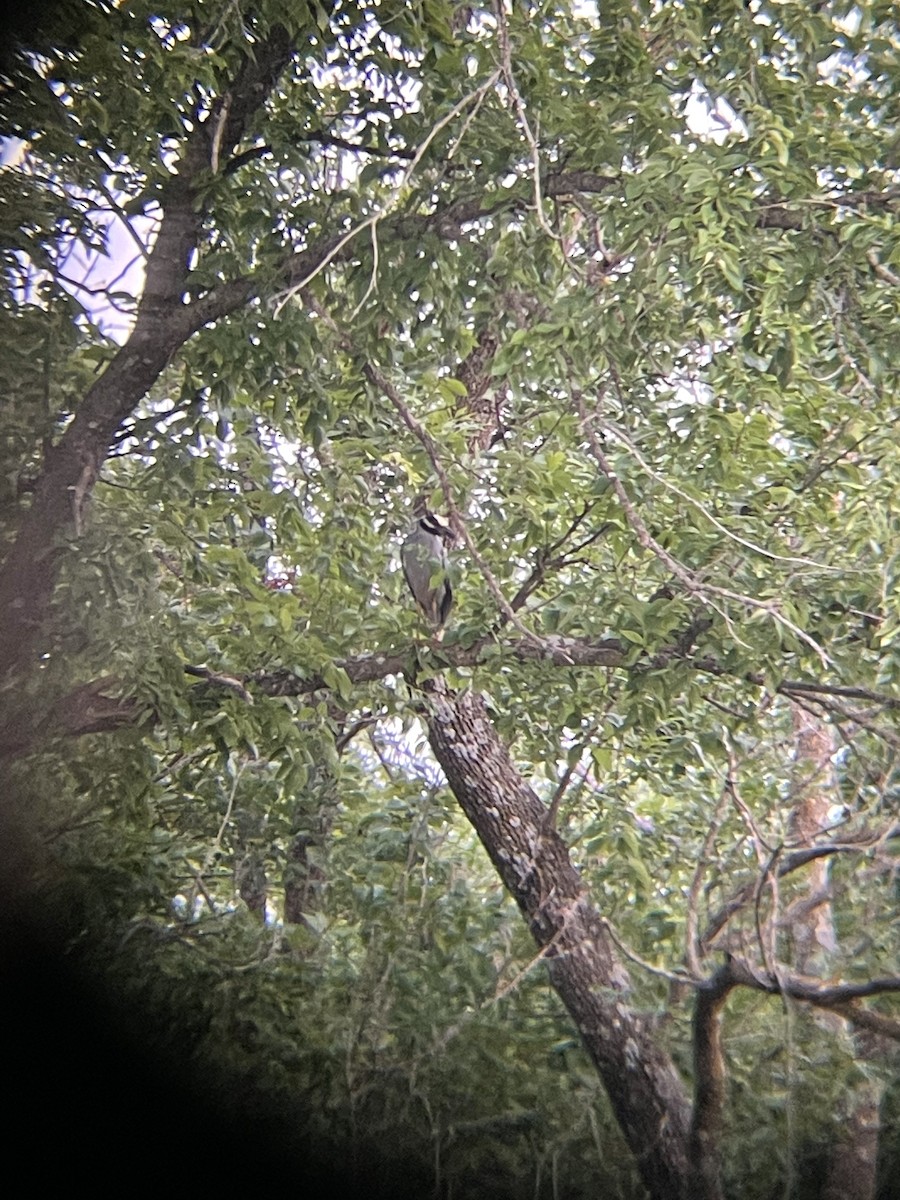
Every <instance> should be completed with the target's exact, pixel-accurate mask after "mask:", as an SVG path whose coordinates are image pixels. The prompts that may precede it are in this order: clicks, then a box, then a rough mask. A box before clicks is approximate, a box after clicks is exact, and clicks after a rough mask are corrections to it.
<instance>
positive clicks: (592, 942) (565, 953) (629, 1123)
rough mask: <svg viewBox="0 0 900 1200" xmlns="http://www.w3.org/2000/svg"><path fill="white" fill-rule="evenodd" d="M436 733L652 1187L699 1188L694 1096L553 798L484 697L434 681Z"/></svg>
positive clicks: (676, 1191) (665, 1191)
mask: <svg viewBox="0 0 900 1200" xmlns="http://www.w3.org/2000/svg"><path fill="white" fill-rule="evenodd" d="M426 691H427V697H428V699H427V721H428V731H429V741H430V743H431V746H432V749H433V750H434V753H435V755H436V757H437V759H438V761H439V762H440V764H441V766H442V767H443V769H444V773H445V774H446V776H447V781H448V783H449V785H450V787H451V789H452V790H453V793H454V795H455V796H456V798H457V800H458V801H459V804H460V806H461V807H462V809H463V812H464V813H465V815H466V817H467V818H468V819H469V821H470V822H471V823H472V825H473V826H474V828H475V831H476V833H477V834H478V836H479V838H480V839H481V842H482V844H483V846H484V847H485V849H486V850H487V853H488V855H489V856H490V859H491V861H492V863H493V864H494V866H495V867H496V869H497V871H498V873H499V875H500V877H501V879H502V880H503V882H504V884H505V885H506V887H507V889H508V890H509V891H510V893H511V894H512V895H513V897H514V898H515V900H516V902H517V904H518V905H519V908H520V909H521V911H522V913H523V915H524V917H525V919H526V921H527V923H528V926H529V928H530V930H531V933H532V935H533V936H534V939H535V941H536V942H537V944H538V945H539V946H540V947H542V948H543V949H544V951H545V958H546V961H547V966H548V969H549V974H550V980H551V983H552V984H553V987H554V988H555V989H556V991H557V993H558V994H559V996H560V998H561V1000H562V1001H563V1003H564V1004H565V1006H566V1008H567V1010H568V1012H569V1014H570V1016H571V1017H572V1019H573V1021H574V1022H575V1025H576V1027H577V1029H578V1031H579V1033H580V1035H581V1038H582V1041H583V1042H584V1045H585V1047H586V1049H587V1052H588V1054H589V1055H590V1057H591V1059H592V1060H593V1062H594V1064H595V1066H596V1067H597V1070H598V1072H599V1073H600V1077H601V1079H602V1080H603V1084H604V1087H605V1088H606V1091H607V1094H608V1095H609V1098H610V1102H611V1104H612V1108H613V1111H614V1113H615V1115H616V1118H617V1120H618V1122H619V1125H620V1127H621V1129H622V1132H623V1134H624V1135H625V1139H626V1141H627V1142H628V1145H629V1146H630V1147H631V1150H632V1151H633V1153H634V1155H635V1161H636V1163H637V1167H638V1170H639V1171H640V1174H641V1177H642V1179H643V1181H644V1184H645V1186H646V1187H647V1190H648V1191H649V1193H650V1195H651V1196H652V1197H654V1198H657V1197H658V1198H659V1200H677V1198H678V1197H682V1196H684V1197H687V1196H688V1195H689V1194H690V1190H689V1179H688V1122H689V1118H690V1104H689V1100H688V1096H687V1094H686V1092H685V1089H684V1086H683V1084H682V1081H681V1079H680V1078H679V1076H678V1074H677V1072H676V1070H675V1067H674V1065H673V1063H672V1062H671V1060H670V1058H669V1057H668V1055H667V1054H666V1053H665V1052H664V1051H663V1050H662V1049H661V1048H660V1046H659V1045H658V1043H657V1041H656V1038H655V1036H654V1029H653V1022H652V1020H651V1019H650V1018H648V1017H645V1016H643V1015H641V1014H639V1013H637V1012H635V1011H634V1010H633V1008H631V1007H630V1004H629V988H630V985H629V978H628V974H627V972H626V970H625V969H624V967H623V965H622V963H621V962H620V960H619V957H618V954H617V952H616V949H615V946H614V945H613V943H612V941H611V939H610V937H609V934H608V933H607V931H606V928H605V926H604V924H603V922H602V919H601V917H600V914H599V913H598V912H597V910H596V909H595V908H594V907H593V905H592V904H591V903H590V901H589V899H588V897H587V896H586V895H585V892H584V889H583V887H582V883H581V879H580V876H579V874H578V872H577V870H576V869H575V867H574V866H573V865H572V862H571V859H570V858H569V853H568V850H567V848H566V845H565V843H564V842H563V840H562V838H560V836H559V834H558V833H556V831H555V830H554V829H552V828H548V826H547V820H546V818H547V809H546V808H545V807H544V805H543V804H542V803H541V801H540V799H539V798H538V796H537V795H536V794H535V792H534V791H533V790H532V789H531V788H530V787H529V786H528V784H527V783H526V782H525V780H524V779H523V778H522V776H521V775H520V773H519V771H518V770H517V769H516V767H515V765H514V764H513V762H512V759H511V758H510V755H509V751H508V750H507V748H506V746H505V745H504V744H503V743H502V741H501V740H500V739H499V738H498V736H497V734H496V732H495V730H494V728H493V726H492V724H491V722H490V719H489V717H488V714H487V711H486V709H485V706H484V702H483V700H482V699H481V697H480V696H478V695H477V694H475V693H472V692H464V693H462V694H453V693H452V692H450V690H449V689H448V688H447V687H446V685H445V684H444V683H443V681H441V680H432V681H430V682H429V684H428V685H427V687H426Z"/></svg>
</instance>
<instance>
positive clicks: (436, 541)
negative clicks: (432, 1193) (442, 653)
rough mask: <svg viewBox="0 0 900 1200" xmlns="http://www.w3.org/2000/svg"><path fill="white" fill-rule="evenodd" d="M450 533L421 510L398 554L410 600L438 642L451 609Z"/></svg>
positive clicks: (434, 516)
mask: <svg viewBox="0 0 900 1200" xmlns="http://www.w3.org/2000/svg"><path fill="white" fill-rule="evenodd" d="M452 541H453V530H452V529H451V528H450V526H449V525H448V524H447V522H446V521H445V520H444V519H443V517H439V516H438V515H437V513H433V512H431V511H430V510H429V509H427V508H421V509H420V510H419V511H418V513H417V516H416V523H415V525H413V527H412V529H411V530H410V531H409V533H408V534H407V535H406V539H405V541H404V542H403V547H402V549H401V551H400V561H401V563H402V564H403V574H404V576H405V578H406V582H407V584H408V585H409V590H410V591H411V592H412V594H413V599H414V600H415V602H416V604H417V605H418V606H419V608H420V609H421V610H422V612H423V614H424V615H425V618H426V620H428V621H429V622H430V623H431V624H432V625H434V626H435V628H436V629H437V631H438V634H437V636H438V637H439V638H440V637H441V636H442V634H443V629H444V625H445V624H446V621H447V617H448V616H449V615H450V609H451V607H452V605H453V589H452V588H451V586H450V579H449V578H448V575H447V571H448V568H449V565H450V560H449V558H448V555H447V547H448V546H449V544H450V543H451V542H452Z"/></svg>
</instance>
